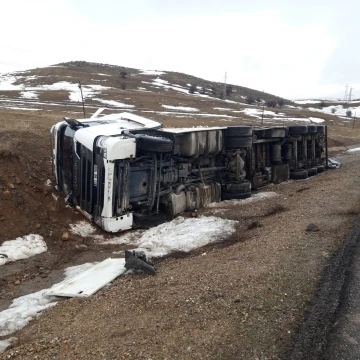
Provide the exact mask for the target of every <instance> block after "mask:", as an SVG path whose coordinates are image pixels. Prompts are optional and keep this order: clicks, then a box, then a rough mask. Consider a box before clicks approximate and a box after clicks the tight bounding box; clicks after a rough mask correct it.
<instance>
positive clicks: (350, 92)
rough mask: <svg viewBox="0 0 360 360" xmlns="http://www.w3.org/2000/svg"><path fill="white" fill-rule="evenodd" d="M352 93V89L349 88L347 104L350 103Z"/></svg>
mask: <svg viewBox="0 0 360 360" xmlns="http://www.w3.org/2000/svg"><path fill="white" fill-rule="evenodd" d="M352 91H353V88H350V91H349V102H351V96H352Z"/></svg>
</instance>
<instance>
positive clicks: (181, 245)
mask: <svg viewBox="0 0 360 360" xmlns="http://www.w3.org/2000/svg"><path fill="white" fill-rule="evenodd" d="M237 223H238V221H234V220H227V219H221V218H218V217H215V216H208V217H206V216H201V217H199V218H188V219H185V218H184V217H181V216H179V217H177V218H176V219H174V220H172V221H170V222H167V223H164V224H161V225H159V226H157V227H155V228H152V229H149V230H146V231H144V232H142V233H141V232H137V233H133V234H125V235H122V236H120V237H116V238H113V239H110V240H107V241H106V242H103V244H126V243H130V244H132V245H134V246H136V247H137V250H145V251H146V254H147V255H149V256H150V257H160V256H165V255H167V254H169V253H172V252H174V251H182V252H189V251H191V250H193V249H196V248H198V247H201V246H204V245H207V244H210V243H213V242H217V241H221V240H224V239H226V238H227V237H228V236H229V235H231V234H232V233H233V232H235V225H236V224H237ZM131 235H132V237H130V236H131Z"/></svg>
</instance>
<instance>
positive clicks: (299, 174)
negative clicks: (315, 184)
mask: <svg viewBox="0 0 360 360" xmlns="http://www.w3.org/2000/svg"><path fill="white" fill-rule="evenodd" d="M308 177H309V175H308V172H307V171H306V170H294V171H290V179H294V180H300V179H307V178H308Z"/></svg>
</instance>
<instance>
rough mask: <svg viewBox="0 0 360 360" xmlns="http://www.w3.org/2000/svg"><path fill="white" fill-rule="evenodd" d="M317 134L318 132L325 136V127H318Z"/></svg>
mask: <svg viewBox="0 0 360 360" xmlns="http://www.w3.org/2000/svg"><path fill="white" fill-rule="evenodd" d="M316 132H318V133H319V134H325V125H317V126H316Z"/></svg>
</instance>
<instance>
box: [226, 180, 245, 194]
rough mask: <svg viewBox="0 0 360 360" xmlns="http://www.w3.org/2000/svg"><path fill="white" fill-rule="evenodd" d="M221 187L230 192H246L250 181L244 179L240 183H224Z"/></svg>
mask: <svg viewBox="0 0 360 360" xmlns="http://www.w3.org/2000/svg"><path fill="white" fill-rule="evenodd" d="M221 189H222V191H225V192H227V193H230V194H236V193H248V192H250V191H251V183H250V181H244V182H242V183H231V184H225V185H223V186H222V187H221Z"/></svg>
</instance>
